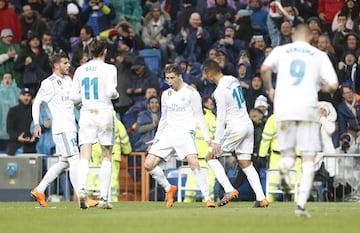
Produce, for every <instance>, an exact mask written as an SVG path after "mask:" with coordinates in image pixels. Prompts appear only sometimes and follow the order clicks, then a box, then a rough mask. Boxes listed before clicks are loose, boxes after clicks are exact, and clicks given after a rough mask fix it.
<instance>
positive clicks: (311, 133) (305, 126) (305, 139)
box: [276, 121, 321, 156]
mask: <svg viewBox="0 0 360 233" xmlns="http://www.w3.org/2000/svg"><path fill="white" fill-rule="evenodd" d="M276 123H277V134H278V142H279V149H280V152H281V154H282V155H283V156H293V155H294V154H295V147H296V148H298V149H299V150H300V151H301V154H307V155H311V154H314V155H315V153H316V152H317V151H320V150H321V144H320V129H319V127H320V126H319V123H317V122H312V121H279V122H276Z"/></svg>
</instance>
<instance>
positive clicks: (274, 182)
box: [265, 169, 298, 201]
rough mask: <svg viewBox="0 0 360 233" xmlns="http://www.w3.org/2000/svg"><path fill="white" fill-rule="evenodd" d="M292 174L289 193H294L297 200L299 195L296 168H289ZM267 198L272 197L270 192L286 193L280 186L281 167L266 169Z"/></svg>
mask: <svg viewBox="0 0 360 233" xmlns="http://www.w3.org/2000/svg"><path fill="white" fill-rule="evenodd" d="M289 175H290V187H291V190H290V192H289V194H292V195H294V201H296V200H297V195H298V179H297V172H296V170H289ZM265 189H266V198H267V199H268V200H269V199H270V194H281V195H284V194H285V193H284V192H283V190H282V189H281V187H280V170H279V169H268V170H267V171H266V188H265Z"/></svg>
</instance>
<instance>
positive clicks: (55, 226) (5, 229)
mask: <svg viewBox="0 0 360 233" xmlns="http://www.w3.org/2000/svg"><path fill="white" fill-rule="evenodd" d="M113 204H114V209H112V210H103V209H97V208H94V209H89V210H80V209H79V208H78V206H77V204H76V203H74V202H61V203H49V208H39V207H38V204H37V203H36V202H2V203H0V233H18V232H19V233H20V232H21V233H22V232H24V233H43V232H44V233H45V232H46V233H92V232H96V233H103V232H104V233H115V232H116V233H142V232H149V233H180V232H186V233H202V232H206V233H212V232H216V233H232V232H236V233H247V232H249V233H281V232H287V233H297V232H298V233H312V232H314V233H315V232H316V233H333V232H334V233H355V232H356V233H358V232H360V203H358V202H351V203H349V202H346V203H344V202H342V203H340V202H338V203H324V202H322V203H320V202H310V203H309V204H308V205H307V209H308V210H309V212H310V213H311V215H312V217H311V218H310V219H304V218H299V217H295V215H294V203H291V202H285V203H281V202H277V203H271V204H270V207H269V208H266V209H254V208H251V207H252V204H253V203H252V202H231V203H229V204H228V205H226V206H224V207H221V208H214V209H207V208H205V206H204V204H203V203H199V202H197V203H175V204H174V206H173V208H171V209H167V208H166V207H165V203H164V202H119V203H113Z"/></svg>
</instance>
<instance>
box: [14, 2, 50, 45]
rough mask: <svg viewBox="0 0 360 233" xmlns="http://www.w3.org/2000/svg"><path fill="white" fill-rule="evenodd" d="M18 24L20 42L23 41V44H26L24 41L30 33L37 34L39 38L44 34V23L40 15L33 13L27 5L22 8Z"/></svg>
mask: <svg viewBox="0 0 360 233" xmlns="http://www.w3.org/2000/svg"><path fill="white" fill-rule="evenodd" d="M20 23H21V27H22V33H23V34H22V37H21V40H22V41H24V44H26V39H27V37H28V35H29V34H30V33H37V34H38V35H39V36H42V35H43V33H44V32H45V23H44V21H43V20H42V18H41V15H40V13H39V12H37V11H33V10H32V8H31V6H30V5H29V4H26V5H24V6H23V7H22V14H21V16H20Z"/></svg>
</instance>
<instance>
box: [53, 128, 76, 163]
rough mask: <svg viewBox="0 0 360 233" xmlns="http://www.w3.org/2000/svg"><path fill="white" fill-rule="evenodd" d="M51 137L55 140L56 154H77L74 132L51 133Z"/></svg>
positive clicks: (64, 155) (69, 155)
mask: <svg viewBox="0 0 360 233" xmlns="http://www.w3.org/2000/svg"><path fill="white" fill-rule="evenodd" d="M53 139H54V142H55V148H56V154H58V155H60V156H62V157H65V158H66V157H72V156H75V155H77V156H78V155H79V146H78V143H77V134H76V132H64V133H59V134H53Z"/></svg>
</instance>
